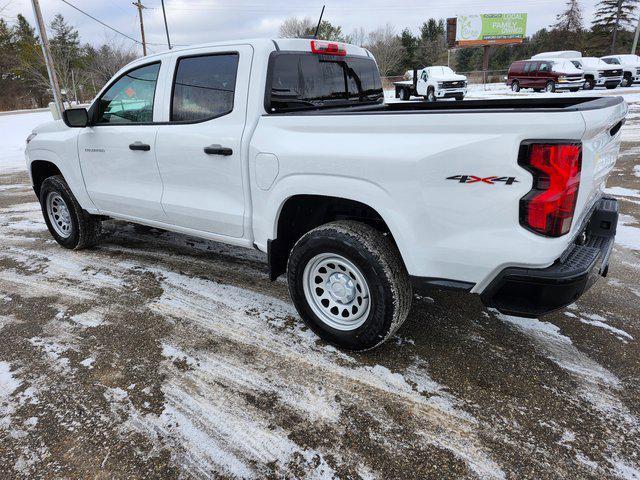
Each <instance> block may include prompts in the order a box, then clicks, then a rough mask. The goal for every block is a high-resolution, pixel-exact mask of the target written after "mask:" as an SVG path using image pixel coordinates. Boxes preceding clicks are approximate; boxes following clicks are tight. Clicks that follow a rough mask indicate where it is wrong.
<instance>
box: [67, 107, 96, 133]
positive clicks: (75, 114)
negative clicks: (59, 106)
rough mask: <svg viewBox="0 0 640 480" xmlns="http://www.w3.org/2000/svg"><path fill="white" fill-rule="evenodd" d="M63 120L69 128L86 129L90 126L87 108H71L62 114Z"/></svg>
mask: <svg viewBox="0 0 640 480" xmlns="http://www.w3.org/2000/svg"><path fill="white" fill-rule="evenodd" d="M62 119H63V120H64V123H65V124H66V125H67V127H72V128H84V127H86V126H87V125H88V124H89V114H88V113H87V109H86V108H70V109H68V110H65V111H64V112H62Z"/></svg>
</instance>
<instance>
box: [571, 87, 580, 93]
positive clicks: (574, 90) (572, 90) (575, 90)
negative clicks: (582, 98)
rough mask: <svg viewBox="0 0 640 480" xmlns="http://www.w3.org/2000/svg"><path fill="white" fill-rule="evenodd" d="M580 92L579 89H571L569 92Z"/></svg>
mask: <svg viewBox="0 0 640 480" xmlns="http://www.w3.org/2000/svg"><path fill="white" fill-rule="evenodd" d="M579 90H580V89H579V88H570V89H569V91H570V92H577V91H579Z"/></svg>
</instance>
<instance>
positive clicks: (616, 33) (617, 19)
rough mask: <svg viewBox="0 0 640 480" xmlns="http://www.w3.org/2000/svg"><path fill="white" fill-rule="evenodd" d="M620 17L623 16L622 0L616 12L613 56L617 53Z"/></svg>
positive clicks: (612, 44)
mask: <svg viewBox="0 0 640 480" xmlns="http://www.w3.org/2000/svg"><path fill="white" fill-rule="evenodd" d="M620 15H622V0H618V11H617V12H616V25H615V27H613V39H612V40H611V55H613V54H615V53H616V40H617V39H618V27H620Z"/></svg>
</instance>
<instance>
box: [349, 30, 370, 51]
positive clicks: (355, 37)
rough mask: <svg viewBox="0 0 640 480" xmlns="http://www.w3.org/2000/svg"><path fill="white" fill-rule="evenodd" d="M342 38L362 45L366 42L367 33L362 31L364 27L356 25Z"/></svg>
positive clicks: (353, 43)
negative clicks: (356, 26)
mask: <svg viewBox="0 0 640 480" xmlns="http://www.w3.org/2000/svg"><path fill="white" fill-rule="evenodd" d="M344 40H345V42H347V43H351V44H352V45H358V46H359V47H362V46H363V45H364V44H365V43H366V42H367V33H366V32H365V31H364V28H362V27H358V28H356V29H354V30H353V32H351V33H350V34H349V35H347V36H346V37H345V39H344Z"/></svg>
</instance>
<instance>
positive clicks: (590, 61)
mask: <svg viewBox="0 0 640 480" xmlns="http://www.w3.org/2000/svg"><path fill="white" fill-rule="evenodd" d="M581 61H582V64H583V65H584V66H585V67H590V68H602V67H606V66H607V64H606V63H605V62H603V61H602V60H600V59H599V58H595V57H586V58H582V59H581Z"/></svg>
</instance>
